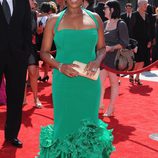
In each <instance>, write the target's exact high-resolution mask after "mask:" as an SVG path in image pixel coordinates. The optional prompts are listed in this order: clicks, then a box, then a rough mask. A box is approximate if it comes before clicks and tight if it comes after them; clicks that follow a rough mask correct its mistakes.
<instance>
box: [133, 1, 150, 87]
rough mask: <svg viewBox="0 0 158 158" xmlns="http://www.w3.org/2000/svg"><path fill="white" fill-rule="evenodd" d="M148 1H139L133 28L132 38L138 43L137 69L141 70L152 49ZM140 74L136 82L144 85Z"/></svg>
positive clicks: (136, 54)
mask: <svg viewBox="0 0 158 158" xmlns="http://www.w3.org/2000/svg"><path fill="white" fill-rule="evenodd" d="M147 6H148V0H138V9H137V11H136V12H134V25H133V26H132V30H133V34H132V38H133V39H136V40H137V41H138V51H137V53H135V60H136V64H135V68H134V70H140V69H142V68H143V67H144V63H145V62H147V61H148V60H149V51H148V49H149V48H150V47H151V43H152V36H151V26H150V19H149V15H148V14H147V13H146V11H147ZM139 76H140V73H137V74H136V76H135V79H134V82H135V83H136V84H137V85H142V82H141V81H140V78H139Z"/></svg>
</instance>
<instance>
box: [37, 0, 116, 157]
mask: <svg viewBox="0 0 158 158" xmlns="http://www.w3.org/2000/svg"><path fill="white" fill-rule="evenodd" d="M66 2H67V9H65V10H64V11H62V12H61V13H59V14H58V15H55V16H53V17H52V18H51V19H50V20H49V21H48V22H47V25H46V28H45V32H44V38H43V42H42V48H41V58H42V59H43V60H44V61H45V62H46V63H48V64H49V65H50V66H52V67H53V68H54V72H53V88H52V89H53V104H54V125H48V126H46V127H42V130H41V133H40V154H39V157H40V158H109V156H110V154H111V152H112V151H113V149H114V147H113V146H112V140H113V136H112V133H111V130H107V129H106V127H107V125H106V124H105V123H104V122H102V121H101V120H99V119H98V109H99V101H100V88H101V87H100V78H98V79H97V80H91V79H88V78H86V77H81V76H79V73H78V72H77V71H75V70H74V69H73V67H79V66H78V65H75V64H73V61H75V60H77V61H79V62H82V63H85V64H87V66H86V68H85V71H86V72H87V75H89V76H93V75H95V73H96V70H97V69H98V68H99V67H100V64H101V61H102V59H103V58H104V56H105V53H106V52H105V43H104V34H103V24H102V21H101V19H100V17H99V16H98V15H97V14H96V13H92V12H90V11H88V10H86V9H83V8H82V7H81V5H82V0H67V1H66ZM53 39H54V41H55V44H56V48H57V55H56V58H55V59H52V58H51V56H50V54H49V50H50V49H51V44H52V41H53ZM96 49H97V53H96Z"/></svg>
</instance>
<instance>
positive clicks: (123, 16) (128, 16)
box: [121, 3, 135, 83]
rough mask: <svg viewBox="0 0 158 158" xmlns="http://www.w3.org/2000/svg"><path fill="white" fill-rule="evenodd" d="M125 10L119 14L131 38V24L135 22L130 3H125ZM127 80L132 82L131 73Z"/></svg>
mask: <svg viewBox="0 0 158 158" xmlns="http://www.w3.org/2000/svg"><path fill="white" fill-rule="evenodd" d="M125 11H126V12H125V13H122V14H121V19H122V20H124V22H125V23H126V24H127V27H128V34H129V37H130V38H131V37H132V36H133V25H134V24H135V19H134V18H135V16H134V14H133V6H132V3H126V6H125ZM129 82H131V83H134V79H133V75H129Z"/></svg>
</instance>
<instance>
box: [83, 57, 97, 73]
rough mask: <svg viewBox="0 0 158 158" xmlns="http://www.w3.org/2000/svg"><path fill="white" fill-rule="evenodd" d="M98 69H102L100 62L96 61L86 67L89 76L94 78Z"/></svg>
mask: <svg viewBox="0 0 158 158" xmlns="http://www.w3.org/2000/svg"><path fill="white" fill-rule="evenodd" d="M98 68H100V62H98V61H97V60H94V61H91V62H89V63H88V64H87V66H86V67H85V71H86V72H87V75H88V76H94V75H95V73H96V72H97V70H98Z"/></svg>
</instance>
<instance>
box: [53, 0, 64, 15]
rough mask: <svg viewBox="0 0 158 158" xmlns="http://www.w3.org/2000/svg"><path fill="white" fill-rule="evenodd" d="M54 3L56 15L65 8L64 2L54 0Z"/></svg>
mask: <svg viewBox="0 0 158 158" xmlns="http://www.w3.org/2000/svg"><path fill="white" fill-rule="evenodd" d="M55 2H56V4H57V9H58V12H57V13H59V12H61V11H62V10H64V9H65V8H66V3H65V2H66V1H65V0H56V1H55Z"/></svg>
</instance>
